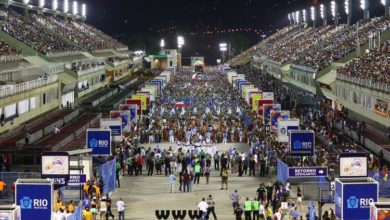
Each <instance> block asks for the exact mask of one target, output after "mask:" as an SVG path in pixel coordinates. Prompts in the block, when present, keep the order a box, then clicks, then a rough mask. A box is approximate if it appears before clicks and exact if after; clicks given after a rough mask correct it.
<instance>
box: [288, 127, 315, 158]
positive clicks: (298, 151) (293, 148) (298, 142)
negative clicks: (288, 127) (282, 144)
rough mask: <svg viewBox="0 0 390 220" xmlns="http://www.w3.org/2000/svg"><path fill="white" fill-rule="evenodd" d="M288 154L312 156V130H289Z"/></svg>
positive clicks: (313, 144)
mask: <svg viewBox="0 0 390 220" xmlns="http://www.w3.org/2000/svg"><path fill="white" fill-rule="evenodd" d="M289 134H290V155H292V156H313V155H314V148H315V143H314V139H315V136H314V132H313V131H306V130H304V131H303V130H302V131H297V130H292V131H290V133H289Z"/></svg>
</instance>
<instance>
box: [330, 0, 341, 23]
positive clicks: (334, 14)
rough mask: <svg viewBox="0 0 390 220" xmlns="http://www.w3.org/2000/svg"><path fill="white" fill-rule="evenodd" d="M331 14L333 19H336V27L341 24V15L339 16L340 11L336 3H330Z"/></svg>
mask: <svg viewBox="0 0 390 220" xmlns="http://www.w3.org/2000/svg"><path fill="white" fill-rule="evenodd" d="M330 12H331V14H332V17H333V19H334V25H338V24H339V15H338V10H337V4H336V2H335V1H331V2H330Z"/></svg>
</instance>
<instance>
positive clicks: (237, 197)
mask: <svg viewBox="0 0 390 220" xmlns="http://www.w3.org/2000/svg"><path fill="white" fill-rule="evenodd" d="M230 199H231V200H232V205H233V211H234V210H235V209H236V208H237V205H238V204H239V202H240V199H241V196H240V194H239V193H238V192H237V190H234V192H233V193H232V194H230Z"/></svg>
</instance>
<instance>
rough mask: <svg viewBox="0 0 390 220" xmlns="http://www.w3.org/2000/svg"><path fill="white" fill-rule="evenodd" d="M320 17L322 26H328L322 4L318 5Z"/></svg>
mask: <svg viewBox="0 0 390 220" xmlns="http://www.w3.org/2000/svg"><path fill="white" fill-rule="evenodd" d="M320 15H321V18H322V22H323V25H324V26H326V25H328V19H327V17H326V8H325V6H324V4H321V5H320Z"/></svg>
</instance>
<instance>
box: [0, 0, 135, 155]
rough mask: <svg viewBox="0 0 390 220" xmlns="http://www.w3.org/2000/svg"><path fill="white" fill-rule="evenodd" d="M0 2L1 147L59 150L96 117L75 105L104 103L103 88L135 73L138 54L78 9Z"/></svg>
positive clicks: (8, 149)
mask: <svg viewBox="0 0 390 220" xmlns="http://www.w3.org/2000/svg"><path fill="white" fill-rule="evenodd" d="M6 6H7V7H3V8H2V9H1V10H0V26H1V30H0V97H1V98H0V137H1V139H0V140H1V141H0V152H8V153H9V152H17V151H20V150H21V149H23V148H25V149H37V150H58V149H60V148H62V147H64V146H65V145H67V144H68V143H69V142H71V141H72V140H73V139H74V138H75V137H78V136H80V135H83V134H85V130H86V129H87V128H88V127H91V126H92V127H94V126H96V123H97V121H98V119H99V118H100V117H101V114H98V113H95V112H89V111H88V110H86V111H84V110H83V111H80V110H79V109H78V108H77V107H78V106H79V105H81V104H82V103H87V102H90V101H91V100H92V99H93V100H100V101H99V103H100V102H101V103H103V102H104V100H105V99H107V95H108V94H107V93H106V91H111V93H110V94H111V96H112V95H114V94H116V93H117V92H118V85H120V84H121V83H123V82H127V81H131V80H134V79H136V77H134V76H133V73H135V72H137V71H139V70H140V69H141V68H142V57H139V56H135V55H134V53H133V52H132V51H129V50H128V48H127V46H125V45H124V44H122V43H120V42H119V41H117V40H116V39H114V38H112V37H110V36H108V35H107V34H105V33H103V32H102V31H100V30H98V29H96V28H95V27H93V26H91V25H88V24H86V23H85V17H83V16H75V15H70V14H66V13H62V12H58V11H57V12H53V11H51V10H46V11H45V13H43V12H42V9H39V8H38V7H35V6H31V7H26V5H23V4H20V3H18V2H8V3H7V4H6ZM21 8H22V9H23V10H24V13H19V12H20V11H21V10H20V9H21ZM111 86H112V88H110V87H111ZM113 91H115V93H114V92H113ZM121 94H122V95H123V93H121ZM103 99H104V100H103ZM93 100H92V101H93ZM55 127H57V128H58V129H60V130H61V132H60V133H59V134H57V135H56V134H54V130H55ZM22 157H24V158H19V159H18V161H21V162H23V161H24V160H25V159H26V158H30V157H31V155H22ZM26 160H28V161H29V159H26Z"/></svg>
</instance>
